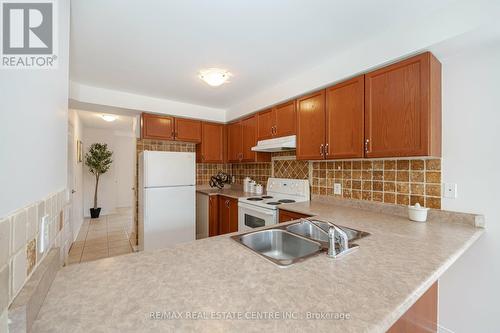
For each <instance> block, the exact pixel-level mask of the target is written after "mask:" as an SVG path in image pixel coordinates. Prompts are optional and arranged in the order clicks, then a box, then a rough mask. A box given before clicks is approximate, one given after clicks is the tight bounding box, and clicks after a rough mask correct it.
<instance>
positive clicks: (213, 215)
mask: <svg viewBox="0 0 500 333" xmlns="http://www.w3.org/2000/svg"><path fill="white" fill-rule="evenodd" d="M218 234H219V196H218V195H209V196H208V236H209V237H212V236H217V235H218Z"/></svg>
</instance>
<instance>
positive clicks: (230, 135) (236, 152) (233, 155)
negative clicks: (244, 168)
mask: <svg viewBox="0 0 500 333" xmlns="http://www.w3.org/2000/svg"><path fill="white" fill-rule="evenodd" d="M242 145H243V138H242V131H241V123H240V122H235V123H231V124H228V125H227V161H228V162H240V161H241V159H242V155H243V153H242V147H243V146H242Z"/></svg>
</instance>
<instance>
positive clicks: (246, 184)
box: [243, 177, 252, 192]
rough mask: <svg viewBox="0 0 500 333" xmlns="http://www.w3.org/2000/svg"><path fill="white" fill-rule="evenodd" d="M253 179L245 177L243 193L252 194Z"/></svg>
mask: <svg viewBox="0 0 500 333" xmlns="http://www.w3.org/2000/svg"><path fill="white" fill-rule="evenodd" d="M251 181H252V179H251V178H250V177H245V179H243V192H250V182H251Z"/></svg>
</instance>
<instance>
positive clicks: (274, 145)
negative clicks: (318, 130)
mask: <svg viewBox="0 0 500 333" xmlns="http://www.w3.org/2000/svg"><path fill="white" fill-rule="evenodd" d="M296 147H297V137H296V136H295V135H290V136H283V137H281V138H276V139H269V140H261V141H258V142H257V146H255V147H252V151H260V152H266V153H272V152H275V151H284V150H295V148H296Z"/></svg>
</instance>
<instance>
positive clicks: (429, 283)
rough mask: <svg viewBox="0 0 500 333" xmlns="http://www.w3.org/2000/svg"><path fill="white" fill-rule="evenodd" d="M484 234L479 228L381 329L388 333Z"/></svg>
mask: <svg viewBox="0 0 500 333" xmlns="http://www.w3.org/2000/svg"><path fill="white" fill-rule="evenodd" d="M483 233H484V229H483V228H477V230H476V232H475V233H474V235H472V237H471V238H469V239H468V240H467V242H465V243H464V244H463V246H462V247H461V248H460V249H458V250H457V251H456V252H455V253H454V254H452V255H451V256H450V257H449V258H448V259H447V260H446V261H445V262H444V263H443V264H442V265H441V267H439V268H438V269H437V270H436V271H434V272H433V274H432V275H431V276H430V277H429V278H428V279H427V280H426V281H425V282H424V283H422V284H421V285H420V286H419V287H418V288H417V289H416V290H415V291H414V292H413V293H411V294H410V296H409V297H408V298H407V299H406V300H405V301H404V302H403V303H401V304H400V305H399V307H398V308H396V310H395V311H393V312H392V313H391V314H390V315H389V316H388V317H386V318H385V319H384V320H383V321H382V323H381V326H380V327H379V328H380V330H381V331H383V332H386V331H387V330H389V329H390V328H391V327H392V325H394V323H396V322H397V321H398V319H399V318H401V316H403V315H404V314H405V313H406V311H408V310H409V309H410V308H411V307H412V306H413V304H415V302H416V301H417V300H418V299H419V298H420V297H422V295H423V294H424V293H425V292H426V291H427V290H428V289H429V288H430V287H431V286H432V285H433V284H434V282H436V281H438V280H439V278H440V277H441V276H442V275H443V274H444V273H445V272H446V271H447V270H448V269H449V268H450V267H451V266H452V265H453V264H454V263H455V262H456V261H457V260H458V258H460V257H461V256H462V255H463V254H464V253H465V252H466V251H467V250H468V249H469V248H470V247H471V246H472V245H473V244H474V243H475V242H476V241H477V240H478V239H479V238H481V236H482V235H483Z"/></svg>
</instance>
